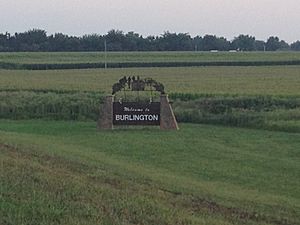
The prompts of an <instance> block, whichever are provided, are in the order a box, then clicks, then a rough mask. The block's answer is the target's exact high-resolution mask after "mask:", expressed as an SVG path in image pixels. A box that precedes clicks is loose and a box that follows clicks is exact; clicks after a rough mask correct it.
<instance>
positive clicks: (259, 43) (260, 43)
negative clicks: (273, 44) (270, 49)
mask: <svg viewBox="0 0 300 225" xmlns="http://www.w3.org/2000/svg"><path fill="white" fill-rule="evenodd" d="M265 48H266V42H264V41H259V40H256V41H255V51H265V50H266V49H265Z"/></svg>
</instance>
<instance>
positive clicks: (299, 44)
mask: <svg viewBox="0 0 300 225" xmlns="http://www.w3.org/2000/svg"><path fill="white" fill-rule="evenodd" d="M291 49H292V50H293V51H300V41H296V42H294V43H292V44H291Z"/></svg>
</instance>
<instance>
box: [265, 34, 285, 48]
mask: <svg viewBox="0 0 300 225" xmlns="http://www.w3.org/2000/svg"><path fill="white" fill-rule="evenodd" d="M289 48H290V46H289V44H287V43H286V42H285V41H283V40H282V41H280V40H279V38H278V37H273V36H271V37H269V39H268V40H267V43H266V50H267V51H277V50H289Z"/></svg>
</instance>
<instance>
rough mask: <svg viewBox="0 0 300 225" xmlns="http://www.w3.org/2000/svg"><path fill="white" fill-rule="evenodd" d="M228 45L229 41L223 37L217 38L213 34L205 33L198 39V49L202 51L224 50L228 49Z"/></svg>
mask: <svg viewBox="0 0 300 225" xmlns="http://www.w3.org/2000/svg"><path fill="white" fill-rule="evenodd" d="M199 40H200V39H199ZM229 47H230V42H229V41H227V40H226V39H225V38H223V37H221V38H219V37H217V36H215V35H205V36H204V37H203V38H202V40H201V41H200V50H202V51H211V50H219V51H226V50H229Z"/></svg>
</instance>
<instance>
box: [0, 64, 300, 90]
mask: <svg viewBox="0 0 300 225" xmlns="http://www.w3.org/2000/svg"><path fill="white" fill-rule="evenodd" d="M299 71H300V66H271V67H270V66H266V67H190V68H130V69H108V70H105V69H88V70H54V71H53V70H41V71H30V70H0V89H1V90H46V91H47V90H49V91H52V90H55V91H102V92H106V93H110V92H111V86H112V85H113V83H115V82H117V81H118V80H119V79H120V78H121V77H123V76H128V75H131V76H132V75H135V76H137V75H140V76H141V77H152V78H153V79H156V80H159V81H160V82H162V83H163V84H164V85H165V88H166V90H167V92H168V93H174V92H177V93H197V94H214V95H215V94H221V95H228V94H229V95H288V96H293V95H297V96H299V95H300V92H299V86H300V76H299V75H300V72H299Z"/></svg>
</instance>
